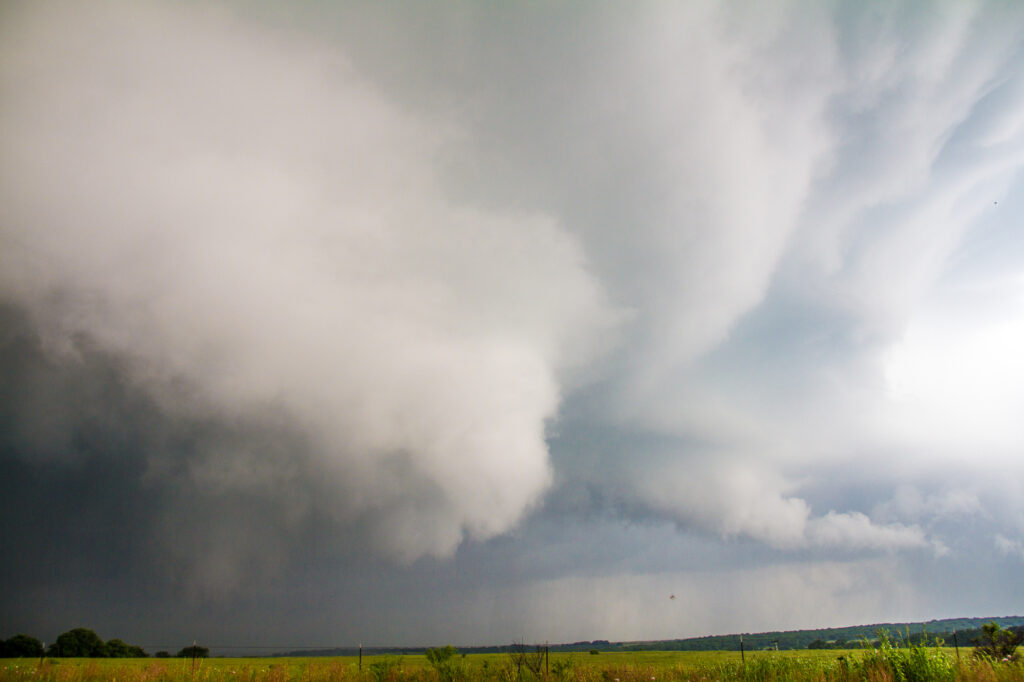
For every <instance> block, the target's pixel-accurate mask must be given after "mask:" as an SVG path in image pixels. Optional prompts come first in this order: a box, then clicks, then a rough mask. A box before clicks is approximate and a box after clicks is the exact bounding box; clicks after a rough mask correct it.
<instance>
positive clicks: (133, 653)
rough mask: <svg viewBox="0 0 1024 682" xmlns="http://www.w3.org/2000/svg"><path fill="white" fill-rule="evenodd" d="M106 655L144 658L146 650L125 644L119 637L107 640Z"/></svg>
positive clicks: (110, 656)
mask: <svg viewBox="0 0 1024 682" xmlns="http://www.w3.org/2000/svg"><path fill="white" fill-rule="evenodd" d="M106 646H107V656H108V657H109V658H145V657H146V652H145V651H144V650H143V649H142V647H140V646H135V645H134V644H127V643H126V642H123V641H121V640H120V639H111V640H109V641H108V642H107V644H106Z"/></svg>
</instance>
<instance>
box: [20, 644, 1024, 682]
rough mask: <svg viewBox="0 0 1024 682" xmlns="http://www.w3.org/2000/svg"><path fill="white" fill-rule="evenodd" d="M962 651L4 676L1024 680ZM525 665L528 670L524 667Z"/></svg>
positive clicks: (372, 660) (504, 658) (402, 660)
mask: <svg viewBox="0 0 1024 682" xmlns="http://www.w3.org/2000/svg"><path fill="white" fill-rule="evenodd" d="M961 656H962V659H961V661H960V662H958V661H957V656H956V653H955V651H954V650H953V649H935V648H928V649H923V648H911V649H891V650H889V651H874V650H813V651H810V650H803V651H779V652H775V651H771V652H749V653H747V654H746V655H745V657H744V658H743V659H741V656H740V653H739V652H726V651H713V652H656V651H655V652H637V653H601V654H598V655H590V654H587V653H552V654H551V655H550V656H549V658H548V660H547V661H546V663H545V661H543V659H533V660H520V661H518V662H517V661H515V660H514V659H513V658H512V657H510V656H509V655H507V654H470V655H466V656H462V655H458V656H456V657H454V658H452V659H449V660H448V661H445V662H444V664H443V665H441V666H435V665H432V664H431V663H430V662H429V661H428V660H427V658H426V657H425V656H422V655H406V656H364V657H363V659H362V665H361V667H360V662H359V660H358V659H357V658H354V657H328V658H208V659H197V660H196V661H195V662H193V661H192V660H190V659H178V658H171V659H152V658H150V659H60V660H57V659H44V660H42V661H40V660H34V659H6V660H3V661H0V680H3V681H5V682H6V681H8V680H12V681H13V680H52V681H54V682H56V681H66V682H91V681H93V680H97V681H98V680H122V681H127V682H142V681H150V680H152V681H154V682H157V681H161V680H167V681H172V680H173V681H178V680H180V681H185V680H188V681H190V682H191V681H192V680H198V681H212V680H251V681H264V680H265V681H268V682H269V681H280V682H284V681H290V680H295V681H296V682H298V681H309V682H315V681H319V680H324V681H327V680H339V681H347V680H353V681H356V680H358V681H363V680H366V681H374V682H377V681H385V680H394V681H396V682H397V681H401V680H417V681H419V680H422V681H424V682H427V681H431V682H432V681H434V680H438V681H445V682H447V681H451V682H454V681H455V680H467V681H468V680H507V681H520V680H522V681H526V680H575V681H579V682H590V681H595V682H596V681H598V680H608V681H612V680H618V681H619V682H627V681H638V680H798V681H799V680H822V681H829V680H950V681H952V680H999V681H1002V680H1006V681H1016V680H1024V664H1022V663H1021V662H1016V663H1010V662H989V661H979V660H975V659H973V658H972V657H971V656H970V655H969V653H967V652H961ZM517 663H518V664H517Z"/></svg>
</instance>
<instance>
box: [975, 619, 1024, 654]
mask: <svg viewBox="0 0 1024 682" xmlns="http://www.w3.org/2000/svg"><path fill="white" fill-rule="evenodd" d="M1022 641H1024V630H1016V631H1015V630H1004V629H1002V628H1001V627H999V625H998V624H997V623H996V622H995V621H990V622H988V623H985V624H984V625H982V626H981V637H980V638H979V639H976V640H974V644H975V647H974V655H975V656H984V657H987V658H992V659H995V660H997V661H1004V660H1010V661H1016V660H1017V658H1018V656H1017V653H1016V649H1017V645H1018V644H1020V643H1021V642H1022Z"/></svg>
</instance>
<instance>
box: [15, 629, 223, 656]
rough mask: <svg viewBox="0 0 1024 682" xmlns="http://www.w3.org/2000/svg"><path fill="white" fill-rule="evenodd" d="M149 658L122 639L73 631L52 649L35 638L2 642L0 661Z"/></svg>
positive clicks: (196, 651)
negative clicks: (106, 638) (8, 659)
mask: <svg viewBox="0 0 1024 682" xmlns="http://www.w3.org/2000/svg"><path fill="white" fill-rule="evenodd" d="M209 655H210V650H209V649H207V648H206V647H202V646H195V645H193V646H187V647H185V648H184V649H182V650H180V651H179V652H178V653H177V656H178V657H179V658H206V657H207V656H209ZM42 656H51V657H54V658H146V657H148V656H149V654H147V653H146V651H145V650H144V649H143V648H142V647H140V646H137V645H135V644H128V643H127V642H124V641H122V640H120V639H116V638H115V639H109V640H107V641H105V642H104V641H103V640H102V639H101V638H100V636H99V635H97V634H96V633H95V632H93V631H92V630H90V629H89V628H74V629H73V630H68V631H67V632H65V633H63V634H61V635H60V636H59V637H57V640H56V641H55V642H54V643H53V644H51V645H50V646H49V647H44V646H43V642H42V641H40V640H39V639H37V638H35V637H31V636H29V635H25V634H18V635H14V636H13V637H11V638H9V639H5V640H0V658H41V657H42ZM155 656H156V657H157V658H169V657H170V653H168V652H166V651H158V652H157V653H156V654H155Z"/></svg>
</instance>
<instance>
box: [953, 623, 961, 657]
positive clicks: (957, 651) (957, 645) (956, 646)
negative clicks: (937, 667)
mask: <svg viewBox="0 0 1024 682" xmlns="http://www.w3.org/2000/svg"><path fill="white" fill-rule="evenodd" d="M953 646H954V647H955V648H956V662H957V663H959V662H960V643H959V642H957V641H956V628H953Z"/></svg>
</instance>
